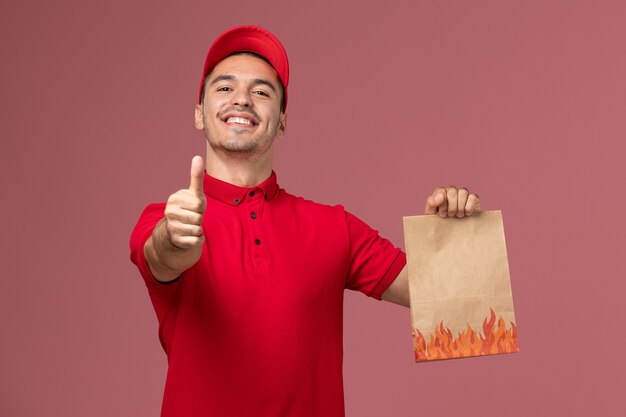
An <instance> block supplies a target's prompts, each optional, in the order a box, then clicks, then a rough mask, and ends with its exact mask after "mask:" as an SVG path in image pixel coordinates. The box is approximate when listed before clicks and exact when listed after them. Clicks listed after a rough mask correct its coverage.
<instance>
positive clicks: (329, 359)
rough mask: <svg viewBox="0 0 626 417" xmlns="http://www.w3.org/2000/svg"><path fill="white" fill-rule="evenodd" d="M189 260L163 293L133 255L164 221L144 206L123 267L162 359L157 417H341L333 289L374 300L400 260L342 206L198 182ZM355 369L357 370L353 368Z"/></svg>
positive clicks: (140, 257) (269, 183)
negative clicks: (141, 295) (139, 285)
mask: <svg viewBox="0 0 626 417" xmlns="http://www.w3.org/2000/svg"><path fill="white" fill-rule="evenodd" d="M204 191H205V194H206V198H207V205H206V211H205V213H204V220H203V230H204V235H205V246H204V248H203V251H202V255H201V257H200V260H199V261H198V262H197V263H196V264H195V265H194V266H192V267H191V268H190V269H188V270H187V271H185V272H183V273H182V275H181V277H179V278H178V279H176V280H175V281H173V282H171V283H167V284H163V283H160V282H158V281H156V279H155V278H154V277H153V276H152V274H151V272H150V269H149V267H148V265H147V263H146V260H145V257H144V253H143V246H144V244H145V242H146V240H147V239H148V238H149V237H150V236H151V234H152V230H153V229H154V227H155V225H156V224H157V223H158V222H159V220H161V219H162V218H163V217H164V210H165V204H164V203H162V204H150V205H148V206H147V207H146V208H145V210H144V211H143V213H142V214H141V217H140V218H139V221H138V222H137V225H136V226H135V229H134V230H133V233H132V235H131V240H130V246H131V260H132V262H133V263H135V264H136V265H137V267H138V268H139V271H140V273H141V275H142V277H143V279H144V281H145V283H146V286H147V287H148V291H149V294H150V298H151V301H152V304H153V306H154V309H155V311H156V314H157V317H158V321H159V337H160V341H161V344H162V346H163V349H164V350H165V352H166V354H167V358H168V374H167V381H166V386H165V393H164V398H163V406H162V414H161V415H162V416H164V417H165V416H167V417H169V416H176V417H183V416H193V417H202V416H229V417H238V416H259V417H265V416H267V417H270V416H271V417H276V416H281V417H285V416H294V417H296V416H297V417H309V416H310V417H313V416H316V417H320V416H324V417H341V416H344V399H343V380H342V360H343V357H342V355H343V353H342V352H343V339H342V338H343V329H342V324H343V291H344V289H346V288H348V289H352V290H358V291H361V292H363V293H364V294H366V295H368V296H370V297H373V298H375V299H377V300H380V296H381V295H382V293H383V292H384V291H385V289H387V287H388V286H389V285H390V284H391V282H392V281H393V280H394V279H395V278H396V276H397V275H398V274H399V272H400V271H401V270H402V268H403V267H404V265H405V263H406V257H405V254H404V253H403V252H402V251H401V250H400V249H398V248H395V247H394V246H393V245H392V244H391V243H390V242H389V241H388V240H386V239H384V238H381V237H380V236H379V235H378V232H377V231H375V230H373V229H372V228H370V227H369V226H367V225H366V224H365V223H363V222H362V221H361V220H359V219H358V218H356V217H355V216H353V215H352V214H350V213H348V212H346V211H345V210H344V208H343V207H342V206H327V205H322V204H317V203H314V202H312V201H309V200H305V199H303V198H301V197H296V196H293V195H291V194H289V193H287V192H286V191H285V190H283V189H281V188H280V187H279V186H278V184H277V182H276V174H275V173H274V172H272V175H271V176H270V177H269V178H268V179H267V180H266V181H264V182H263V183H261V184H259V185H258V186H256V187H252V188H242V187H238V186H235V185H232V184H229V183H226V182H223V181H220V180H218V179H216V178H213V177H210V176H209V175H207V174H206V173H205V175H204ZM364 365H365V364H364Z"/></svg>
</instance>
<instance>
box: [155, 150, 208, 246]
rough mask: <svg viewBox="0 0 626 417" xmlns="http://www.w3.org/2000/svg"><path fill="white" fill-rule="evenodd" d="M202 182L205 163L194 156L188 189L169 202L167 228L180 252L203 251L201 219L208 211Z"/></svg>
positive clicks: (173, 243)
mask: <svg viewBox="0 0 626 417" xmlns="http://www.w3.org/2000/svg"><path fill="white" fill-rule="evenodd" d="M203 181H204V161H203V160H202V157H201V156H194V157H193V159H192V160H191V180H190V182H189V188H183V189H182V190H178V191H176V192H175V193H174V194H172V195H170V197H169V198H168V199H167V205H166V206H165V228H166V230H167V236H168V238H169V240H170V242H171V243H172V245H173V246H175V247H176V248H178V249H182V250H193V249H194V248H200V249H202V244H203V242H204V235H203V234H202V216H203V214H204V210H205V209H206V197H205V196H204V188H203ZM199 256H200V255H199V254H198V257H199Z"/></svg>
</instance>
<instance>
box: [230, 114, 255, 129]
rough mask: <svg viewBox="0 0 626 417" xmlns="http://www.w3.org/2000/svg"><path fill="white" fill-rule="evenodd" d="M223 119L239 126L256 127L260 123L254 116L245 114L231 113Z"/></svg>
mask: <svg viewBox="0 0 626 417" xmlns="http://www.w3.org/2000/svg"><path fill="white" fill-rule="evenodd" d="M222 121H223V122H224V123H226V124H227V125H231V126H237V127H254V126H256V125H257V124H258V122H257V121H256V120H255V119H254V118H253V117H251V116H248V115H243V114H239V115H233V114H229V115H226V116H225V117H224V118H222Z"/></svg>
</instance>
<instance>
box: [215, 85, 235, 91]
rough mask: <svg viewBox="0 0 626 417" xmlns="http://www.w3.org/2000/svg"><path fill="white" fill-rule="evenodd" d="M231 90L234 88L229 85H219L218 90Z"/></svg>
mask: <svg viewBox="0 0 626 417" xmlns="http://www.w3.org/2000/svg"><path fill="white" fill-rule="evenodd" d="M231 90H232V88H230V87H227V86H223V87H219V88H218V89H217V91H231Z"/></svg>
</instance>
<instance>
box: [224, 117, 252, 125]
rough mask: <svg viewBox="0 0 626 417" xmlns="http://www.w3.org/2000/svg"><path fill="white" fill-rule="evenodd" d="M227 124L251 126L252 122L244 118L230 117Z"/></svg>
mask: <svg viewBox="0 0 626 417" xmlns="http://www.w3.org/2000/svg"><path fill="white" fill-rule="evenodd" d="M226 123H237V124H240V125H251V124H252V122H251V121H250V120H248V119H244V118H243V117H229V118H228V119H227V120H226Z"/></svg>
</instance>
